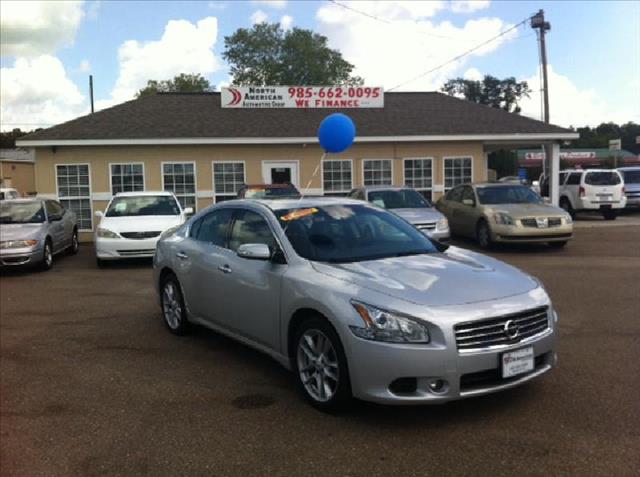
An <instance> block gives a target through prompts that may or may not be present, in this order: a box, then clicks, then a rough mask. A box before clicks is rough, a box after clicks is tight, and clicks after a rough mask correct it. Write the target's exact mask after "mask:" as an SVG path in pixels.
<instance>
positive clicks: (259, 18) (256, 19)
mask: <svg viewBox="0 0 640 477" xmlns="http://www.w3.org/2000/svg"><path fill="white" fill-rule="evenodd" d="M249 19H250V20H251V24H252V25H255V24H256V23H264V22H266V21H268V20H269V15H268V14H267V13H265V12H263V11H262V10H256V11H255V12H253V13H252V14H251V16H250V17H249Z"/></svg>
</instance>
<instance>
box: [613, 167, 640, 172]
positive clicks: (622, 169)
mask: <svg viewBox="0 0 640 477" xmlns="http://www.w3.org/2000/svg"><path fill="white" fill-rule="evenodd" d="M618 170H619V171H640V166H625V167H618Z"/></svg>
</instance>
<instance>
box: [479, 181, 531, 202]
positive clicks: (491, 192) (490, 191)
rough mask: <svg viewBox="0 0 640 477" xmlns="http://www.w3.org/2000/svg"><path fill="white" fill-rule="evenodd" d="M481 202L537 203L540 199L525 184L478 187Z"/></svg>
mask: <svg viewBox="0 0 640 477" xmlns="http://www.w3.org/2000/svg"><path fill="white" fill-rule="evenodd" d="M477 192H478V200H479V201H480V203H481V204H489V205H490V204H538V203H540V202H542V199H541V198H540V196H539V195H538V194H536V193H535V192H533V191H532V190H531V189H529V188H528V187H525V186H520V185H513V186H504V187H478V189H477Z"/></svg>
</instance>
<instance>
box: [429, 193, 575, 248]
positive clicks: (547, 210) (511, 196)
mask: <svg viewBox="0 0 640 477" xmlns="http://www.w3.org/2000/svg"><path fill="white" fill-rule="evenodd" d="M436 208H437V209H438V210H439V211H440V212H442V213H443V214H444V215H445V216H446V217H447V219H448V220H449V227H450V229H451V233H452V235H459V236H464V237H471V238H475V239H476V240H477V241H478V243H479V244H480V246H481V247H483V248H489V247H491V245H492V244H493V243H495V242H510V243H516V242H517V243H535V242H546V243H548V244H549V245H550V246H552V247H558V248H560V247H564V246H565V245H566V244H567V241H569V240H570V239H571V238H572V236H573V221H572V220H571V216H570V215H569V214H567V213H566V212H565V211H564V210H562V209H561V208H559V207H554V206H552V205H549V204H545V203H544V202H543V200H542V198H541V197H540V196H539V195H538V194H536V193H535V192H533V191H532V190H531V189H529V188H528V187H526V186H523V185H519V184H513V183H486V184H466V185H459V186H457V187H454V188H453V189H451V190H450V191H449V192H447V193H446V194H445V195H444V196H443V197H442V198H441V199H440V200H439V201H438V202H437V204H436Z"/></svg>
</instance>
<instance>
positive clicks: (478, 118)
mask: <svg viewBox="0 0 640 477" xmlns="http://www.w3.org/2000/svg"><path fill="white" fill-rule="evenodd" d="M384 100H385V105H384V108H370V109H343V110H340V111H341V112H343V113H345V114H347V115H349V116H350V117H351V118H352V119H353V121H354V122H355V124H356V129H357V135H358V136H359V137H365V136H414V135H415V136H418V135H470V134H473V135H476V134H487V135H488V134H494V135H495V134H558V133H571V132H572V131H570V130H568V129H564V128H561V127H558V126H554V125H548V124H545V123H543V122H540V121H536V120H534V119H531V118H527V117H525V116H520V115H518V114H512V113H508V112H506V111H503V110H500V109H495V108H490V107H488V106H484V105H480V104H476V103H472V102H469V101H465V100H461V99H457V98H454V97H451V96H447V95H445V94H442V93H433V92H430V93H426V92H425V93H386V94H385V98H384ZM332 112H333V110H331V109H230V108H224V109H223V108H222V107H221V105H220V93H196V94H180V93H164V94H162V93H161V94H156V95H151V96H145V97H142V98H139V99H135V100H132V101H128V102H126V103H122V104H119V105H117V106H113V107H111V108H108V109H105V110H102V111H98V112H96V113H94V114H90V115H87V116H83V117H80V118H77V119H74V120H72V121H69V122H66V123H63V124H60V125H58V126H54V127H51V128H48V129H44V130H41V131H37V132H35V133H32V134H29V135H28V136H25V137H23V138H21V141H42V140H82V139H150V138H264V137H267V138H271V137H273V138H281V137H314V136H315V135H316V131H317V128H318V125H319V124H320V121H321V120H322V119H323V118H324V117H325V116H326V115H328V114H330V113H332Z"/></svg>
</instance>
